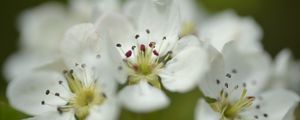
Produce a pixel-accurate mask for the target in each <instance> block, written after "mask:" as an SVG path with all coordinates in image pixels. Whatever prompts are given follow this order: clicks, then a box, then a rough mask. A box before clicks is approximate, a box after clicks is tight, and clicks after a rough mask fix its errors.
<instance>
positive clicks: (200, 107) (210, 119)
mask: <svg viewBox="0 0 300 120" xmlns="http://www.w3.org/2000/svg"><path fill="white" fill-rule="evenodd" d="M195 118H196V120H219V119H220V114H219V113H217V112H215V111H213V110H212V109H211V107H210V106H209V104H207V102H205V100H204V99H200V100H199V102H198V104H197V108H196V111H195Z"/></svg>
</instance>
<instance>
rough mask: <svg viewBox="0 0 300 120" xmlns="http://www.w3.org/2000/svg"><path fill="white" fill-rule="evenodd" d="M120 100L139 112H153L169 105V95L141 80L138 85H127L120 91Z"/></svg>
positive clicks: (130, 108) (128, 107)
mask: <svg viewBox="0 0 300 120" xmlns="http://www.w3.org/2000/svg"><path fill="white" fill-rule="evenodd" d="M119 99H120V102H121V103H122V104H123V105H124V106H125V107H126V108H127V109H129V110H131V111H133V112H138V113H144V112H151V111H155V110H158V109H162V108H164V107H166V106H168V105H169V103H170V101H169V99H168V97H167V96H166V95H165V94H164V93H163V92H162V91H161V90H159V89H157V88H154V87H152V86H150V85H149V84H148V83H147V82H146V81H143V80H141V81H140V82H139V84H137V85H130V86H126V87H125V88H123V90H121V92H120V93H119Z"/></svg>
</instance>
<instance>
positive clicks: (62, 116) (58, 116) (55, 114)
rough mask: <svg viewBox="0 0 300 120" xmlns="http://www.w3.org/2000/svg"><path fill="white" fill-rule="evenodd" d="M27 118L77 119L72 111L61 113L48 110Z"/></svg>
mask: <svg viewBox="0 0 300 120" xmlns="http://www.w3.org/2000/svg"><path fill="white" fill-rule="evenodd" d="M25 120H76V119H75V117H74V115H73V113H72V112H67V113H63V114H59V113H58V112H56V111H55V112H47V113H43V114H39V115H37V116H34V117H32V118H28V119H25Z"/></svg>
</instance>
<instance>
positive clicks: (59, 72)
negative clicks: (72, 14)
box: [7, 23, 119, 120]
mask: <svg viewBox="0 0 300 120" xmlns="http://www.w3.org/2000/svg"><path fill="white" fill-rule="evenodd" d="M95 30H96V29H95V27H94V25H93V24H91V23H84V24H79V25H76V26H73V27H72V28H70V29H69V30H68V31H67V32H66V34H65V37H64V40H63V41H62V46H61V51H62V56H64V57H60V58H58V59H56V60H55V62H53V63H51V64H45V65H43V66H42V67H39V69H38V70H35V71H32V72H30V73H28V74H26V75H23V76H19V77H17V78H16V80H13V81H11V82H10V84H9V86H8V91H7V96H8V99H9V102H10V104H11V105H12V106H13V107H15V108H16V109H18V110H20V111H22V112H24V113H27V114H28V115H32V116H33V117H32V118H30V119H33V120H36V119H37V120H41V119H55V120H56V119H57V120H65V119H72V120H75V119H78V120H95V119H97V120H115V119H117V118H118V113H119V112H118V111H119V107H118V103H117V100H116V98H115V92H116V83H115V81H114V78H113V77H111V75H110V74H107V73H110V72H111V73H113V71H110V69H108V68H107V67H106V66H102V65H103V64H107V63H105V62H107V61H109V60H108V59H110V58H106V57H109V56H105V54H102V53H105V52H104V51H105V48H101V44H97V43H101V42H100V41H102V40H103V38H102V37H100V36H99V35H98V34H97V32H96V31H95ZM78 41H80V42H79V43H81V44H74V43H76V42H78ZM97 41H98V42H97ZM103 41H104V40H103ZM83 43H84V44H83ZM66 44H68V45H66ZM91 45H92V46H91ZM66 47H68V48H66ZM75 50H77V51H75ZM78 51H81V52H78ZM87 51H88V52H87ZM75 53H77V54H75ZM94 53H95V54H94ZM100 55H101V56H100ZM102 62H104V63H102ZM101 72H105V73H101Z"/></svg>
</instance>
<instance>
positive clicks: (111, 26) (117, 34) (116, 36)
mask: <svg viewBox="0 0 300 120" xmlns="http://www.w3.org/2000/svg"><path fill="white" fill-rule="evenodd" d="M96 27H97V28H96V29H97V32H98V33H99V34H105V35H107V39H108V40H109V42H108V43H110V44H108V46H107V47H108V48H110V49H116V48H117V47H116V45H117V44H121V46H122V47H121V48H122V49H123V50H130V49H131V46H132V45H133V43H135V41H134V28H133V25H132V24H131V23H130V22H129V20H128V19H127V18H126V17H125V16H123V15H121V14H112V13H111V14H105V15H103V16H101V17H100V18H99V20H98V21H97V24H96ZM118 50H119V49H118ZM109 52H114V51H111V50H110V51H109ZM119 52H120V54H121V55H123V56H122V57H123V58H124V57H125V55H124V54H123V52H122V51H119ZM111 54H116V53H111ZM118 56H120V55H119V54H118Z"/></svg>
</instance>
